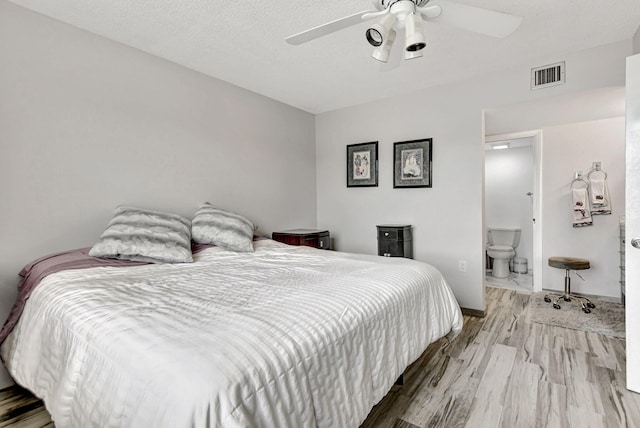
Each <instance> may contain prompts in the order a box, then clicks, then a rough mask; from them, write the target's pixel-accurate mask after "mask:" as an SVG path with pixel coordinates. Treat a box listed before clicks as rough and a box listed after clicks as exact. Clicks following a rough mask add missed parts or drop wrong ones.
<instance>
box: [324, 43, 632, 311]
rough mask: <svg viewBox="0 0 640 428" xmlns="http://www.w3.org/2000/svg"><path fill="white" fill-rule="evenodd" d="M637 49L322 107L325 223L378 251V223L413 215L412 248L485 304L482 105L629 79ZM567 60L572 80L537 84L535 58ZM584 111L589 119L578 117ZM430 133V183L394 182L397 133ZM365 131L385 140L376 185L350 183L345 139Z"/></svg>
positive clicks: (354, 247) (472, 302) (357, 248)
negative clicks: (533, 86) (533, 81)
mask: <svg viewBox="0 0 640 428" xmlns="http://www.w3.org/2000/svg"><path fill="white" fill-rule="evenodd" d="M630 52H631V41H627V42H621V43H616V44H612V45H608V46H603V47H599V48H596V49H592V50H589V51H583V52H578V53H575V54H573V55H571V56H569V57H549V58H541V59H540V61H537V62H536V63H535V64H528V65H525V66H521V67H518V68H514V69H512V70H504V71H503V72H502V73H496V74H492V75H488V76H478V77H476V78H474V79H469V80H466V81H461V82H456V83H454V84H450V85H445V86H441V87H437V88H430V89H424V90H418V89H417V90H415V91H414V92H413V93H412V94H409V95H406V96H398V97H394V98H390V99H385V100H382V101H377V102H372V103H368V104H365V105H361V106H356V107H352V108H346V109H342V110H338V111H334V112H328V113H324V114H321V115H318V117H317V120H316V129H317V130H316V133H317V165H316V168H317V173H318V222H319V224H320V225H322V227H327V228H329V229H331V231H332V234H333V235H334V237H335V244H336V246H337V248H338V249H339V250H344V251H354V252H364V253H370V254H375V253H376V232H375V231H376V229H375V226H376V224H380V223H408V224H412V225H413V226H414V241H413V243H414V256H415V258H416V259H418V260H423V261H427V262H429V263H431V264H433V265H435V266H436V267H437V268H439V269H440V270H441V271H442V272H443V274H444V276H445V278H447V281H448V282H449V284H450V285H451V287H452V289H453V292H454V293H455V295H456V298H457V299H458V302H459V303H460V305H461V306H463V307H465V308H469V309H474V310H484V294H483V293H484V288H483V276H484V271H483V261H484V238H485V236H484V233H483V230H484V229H483V227H484V225H483V209H484V207H483V199H484V197H483V187H484V185H483V177H484V147H483V142H484V136H485V130H484V121H483V111H484V110H485V109H489V108H494V107H496V108H497V107H500V106H510V105H514V104H518V103H524V102H527V101H536V100H538V101H539V100H544V99H550V98H552V97H558V96H562V95H564V96H567V95H577V94H580V93H583V92H585V91H592V90H594V89H596V88H604V87H609V86H618V87H622V86H624V76H625V68H624V67H625V57H626V56H627V55H629V54H630ZM561 60H566V61H567V70H571V74H570V75H569V76H568V77H567V83H566V84H565V85H561V86H555V87H552V88H548V89H544V90H538V91H531V90H530V88H529V82H530V67H533V66H538V65H541V64H550V63H554V62H557V61H561ZM563 114H564V112H561V115H560V117H562V116H563ZM580 120H585V119H581V118H576V120H572V121H580ZM564 123H566V122H564ZM519 130H522V129H519ZM505 132H506V131H505ZM426 137H433V188H430V189H428V188H427V189H424V188H423V189H394V188H393V185H392V183H393V143H394V142H396V141H404V140H412V139H417V138H426ZM368 141H379V150H380V155H379V165H380V184H379V187H372V188H347V187H346V185H345V181H346V178H345V174H346V172H345V146H346V145H348V144H354V143H362V142H368ZM594 160H596V159H594ZM620 167H622V165H620ZM460 260H465V261H467V271H466V272H461V271H459V269H458V262H459V261H460Z"/></svg>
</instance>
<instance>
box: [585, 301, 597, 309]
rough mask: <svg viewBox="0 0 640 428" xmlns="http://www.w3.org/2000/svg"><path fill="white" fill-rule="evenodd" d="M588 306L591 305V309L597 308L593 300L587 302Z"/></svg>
mask: <svg viewBox="0 0 640 428" xmlns="http://www.w3.org/2000/svg"><path fill="white" fill-rule="evenodd" d="M587 306H588V307H590V308H591V309H593V308H595V307H596V305H594V304H593V303H591V302H587Z"/></svg>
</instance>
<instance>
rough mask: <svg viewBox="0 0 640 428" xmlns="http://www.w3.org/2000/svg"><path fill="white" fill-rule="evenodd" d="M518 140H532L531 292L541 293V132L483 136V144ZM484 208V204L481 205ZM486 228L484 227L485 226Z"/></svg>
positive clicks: (484, 243)
mask: <svg viewBox="0 0 640 428" xmlns="http://www.w3.org/2000/svg"><path fill="white" fill-rule="evenodd" d="M518 138H532V139H533V175H534V176H533V218H534V219H535V221H534V222H533V263H532V269H533V291H534V292H537V291H542V284H543V281H542V280H543V278H542V227H543V221H542V193H541V192H542V130H541V129H537V130H531V131H521V132H510V133H506V134H494V135H485V137H484V144H486V143H493V142H496V141H501V140H514V139H518ZM483 206H484V203H483ZM482 224H483V225H486V208H485V209H483V210H482ZM485 227H486V226H485ZM486 240H487V233H486V230H485V231H484V238H483V243H482V245H483V251H484V248H486V245H487V242H486Z"/></svg>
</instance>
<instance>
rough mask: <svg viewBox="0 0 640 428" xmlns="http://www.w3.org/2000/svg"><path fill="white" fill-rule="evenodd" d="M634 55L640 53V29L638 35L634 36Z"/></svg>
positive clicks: (639, 28) (637, 31)
mask: <svg viewBox="0 0 640 428" xmlns="http://www.w3.org/2000/svg"><path fill="white" fill-rule="evenodd" d="M633 53H634V54H637V53H640V27H638V29H637V30H636V33H635V34H634V35H633Z"/></svg>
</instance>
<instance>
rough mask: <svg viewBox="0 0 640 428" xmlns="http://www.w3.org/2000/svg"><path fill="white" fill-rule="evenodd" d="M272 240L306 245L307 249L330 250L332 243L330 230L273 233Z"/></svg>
mask: <svg viewBox="0 0 640 428" xmlns="http://www.w3.org/2000/svg"><path fill="white" fill-rule="evenodd" d="M271 238H272V239H273V240H274V241H278V242H283V243H285V244H289V245H306V246H307V247H314V248H319V249H321V250H329V249H330V248H329V247H330V246H331V242H330V240H329V231H328V230H316V229H294V230H285V231H282V232H273V233H272V234H271Z"/></svg>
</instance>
